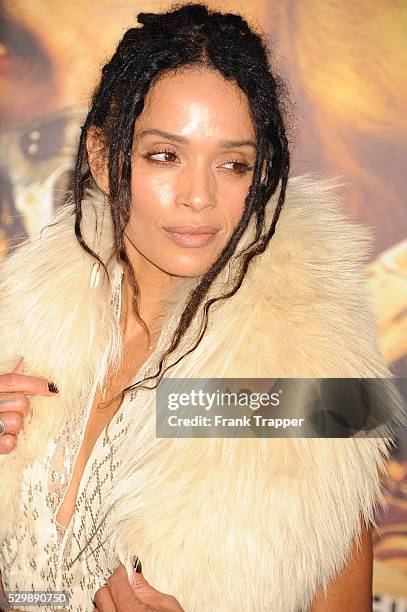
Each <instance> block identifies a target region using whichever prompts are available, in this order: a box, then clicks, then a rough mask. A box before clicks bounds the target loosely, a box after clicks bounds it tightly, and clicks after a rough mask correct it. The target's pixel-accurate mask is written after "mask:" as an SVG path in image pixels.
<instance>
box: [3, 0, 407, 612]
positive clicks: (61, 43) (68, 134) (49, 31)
mask: <svg viewBox="0 0 407 612" xmlns="http://www.w3.org/2000/svg"><path fill="white" fill-rule="evenodd" d="M208 4H209V5H210V6H213V7H216V8H218V9H221V10H224V11H226V10H231V11H235V12H240V13H241V14H242V15H243V16H245V17H246V18H247V19H248V20H249V21H250V22H251V23H252V24H253V25H255V26H256V27H258V28H260V29H261V30H262V31H264V32H265V33H266V34H267V35H268V37H269V41H270V44H271V46H272V49H273V63H274V65H275V66H276V67H277V69H278V70H279V72H280V73H281V74H282V76H283V77H285V78H287V80H288V83H289V93H290V97H291V99H292V101H293V102H294V110H295V123H294V125H293V126H292V127H291V134H292V137H293V139H294V143H293V148H292V154H293V164H292V171H291V175H296V174H300V173H303V172H307V171H310V170H312V171H314V172H316V173H317V174H318V175H331V174H335V175H340V179H341V183H343V185H342V187H341V188H340V189H341V193H342V195H343V197H344V200H345V202H346V207H347V211H348V213H349V215H350V216H353V217H354V218H355V220H358V221H360V222H362V223H366V224H368V225H370V226H371V227H372V229H373V231H374V234H375V236H376V244H375V251H374V252H373V253H372V261H371V265H370V267H369V271H368V282H369V286H370V289H371V292H372V296H373V299H374V303H375V306H376V308H377V314H378V320H379V334H380V339H381V343H382V347H383V351H384V354H385V357H386V359H387V361H388V362H389V363H391V364H392V365H393V367H394V370H395V372H396V373H398V374H399V375H400V376H403V377H406V374H407V223H406V209H405V193H406V187H407V185H406V172H405V170H404V160H405V152H406V151H405V149H406V142H407V139H406V136H407V134H406V132H407V125H406V123H407V122H406V114H405V109H406V108H407V86H406V83H407V79H406V74H407V43H406V37H405V33H406V32H407V3H406V2H405V1H404V0H403V1H400V0H399V1H397V0H393V1H392V2H389V1H388V0H369V1H368V0H354V1H351V0H332V1H331V2H325V1H323V0H310V1H309V2H303V1H300V0H290V1H286V2H277V1H272V0H269V1H267V0H251V1H250V2H246V3H245V4H244V5H242V3H240V2H237V1H233V0H230V1H228V2H208ZM169 6H170V3H169V2H159V1H152V0H150V1H141V0H138V1H136V2H130V1H128V0H127V1H126V0H124V1H120V0H111V1H108V0H99V1H96V0H86V1H83V0H82V1H81V2H80V1H79V0H71V2H70V3H67V2H65V1H63V0H31V1H30V2H23V1H22V0H3V2H2V3H1V5H0V9H1V19H2V28H1V31H2V40H1V41H0V87H1V92H2V93H1V96H0V122H1V132H0V144H1V150H2V154H1V158H0V181H1V190H0V193H1V205H0V260H1V259H2V258H3V257H5V256H6V255H7V253H8V252H9V250H10V249H11V248H12V247H13V246H15V245H17V244H18V243H19V241H20V240H21V239H22V238H24V237H26V236H32V235H34V234H36V233H37V232H38V231H39V230H40V228H41V227H43V226H44V225H46V224H47V223H48V222H49V221H50V219H51V216H52V214H53V211H54V209H55V207H57V206H58V205H60V204H61V203H62V202H63V196H64V190H65V189H66V187H67V185H68V183H69V178H70V171H71V169H72V160H73V155H74V152H75V146H76V142H77V138H78V136H79V128H80V125H81V121H82V119H83V118H84V116H85V114H86V111H87V105H88V96H89V94H90V92H91V90H92V89H93V87H94V86H95V85H96V82H97V80H98V77H99V73H100V70H101V68H102V66H103V64H104V63H105V62H106V60H107V59H108V58H109V56H110V55H111V54H112V52H113V50H114V48H115V47H116V45H117V42H118V40H119V38H120V37H121V36H122V35H123V33H124V32H125V30H127V29H128V28H129V27H131V26H133V25H135V20H136V14H137V13H138V12H139V11H141V10H142V11H161V10H164V9H166V8H167V7H169ZM344 249H346V245H344ZM406 447H407V441H406V440H405V439H404V438H403V439H400V443H399V450H398V453H397V456H395V457H394V458H393V461H392V462H391V465H390V466H389V467H390V469H389V480H388V482H386V488H387V490H388V498H389V503H390V511H389V513H388V514H387V515H386V516H384V517H382V518H381V528H382V536H381V537H380V534H375V541H374V547H375V548H374V550H375V567H374V591H375V594H376V597H375V603H374V606H375V607H374V609H375V610H376V611H377V612H379V611H380V612H382V611H385V610H391V609H394V610H407V586H406V585H407V580H406V575H407V530H406V528H407V467H406V466H407V449H406ZM391 606H394V607H393V608H392V607H391Z"/></svg>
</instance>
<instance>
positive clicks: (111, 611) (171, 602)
mask: <svg viewBox="0 0 407 612" xmlns="http://www.w3.org/2000/svg"><path fill="white" fill-rule="evenodd" d="M94 602H95V606H96V608H95V610H98V612H184V610H183V609H182V608H181V606H180V605H179V603H178V601H177V600H176V599H175V597H174V596H173V595H166V594H165V593H161V592H160V591H157V590H156V589H154V588H153V587H152V586H150V585H149V584H148V582H147V580H146V579H145V578H144V576H143V574H139V573H137V572H136V571H133V581H132V583H131V584H130V582H129V580H128V578H127V572H126V568H125V567H124V565H122V564H120V565H119V567H118V568H117V569H116V570H115V571H114V572H113V574H112V575H111V576H109V578H108V579H107V583H106V586H103V587H101V588H100V589H99V590H98V591H97V592H96V595H95V598H94Z"/></svg>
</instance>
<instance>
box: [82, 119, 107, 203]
mask: <svg viewBox="0 0 407 612" xmlns="http://www.w3.org/2000/svg"><path fill="white" fill-rule="evenodd" d="M86 150H87V152H88V163H89V168H90V171H91V173H92V177H93V180H94V181H95V183H96V185H97V186H98V187H99V189H101V191H103V192H104V193H109V171H108V153H107V149H106V147H105V146H104V144H103V140H102V138H101V130H100V128H98V127H96V126H95V125H91V126H90V127H89V129H88V133H87V135H86Z"/></svg>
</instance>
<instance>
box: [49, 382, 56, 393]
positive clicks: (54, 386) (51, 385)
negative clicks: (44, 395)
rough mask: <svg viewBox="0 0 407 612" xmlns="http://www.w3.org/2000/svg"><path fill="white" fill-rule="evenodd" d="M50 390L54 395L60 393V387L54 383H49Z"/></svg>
mask: <svg viewBox="0 0 407 612" xmlns="http://www.w3.org/2000/svg"><path fill="white" fill-rule="evenodd" d="M48 390H49V391H51V392H52V393H58V387H57V386H56V385H54V383H53V382H49V383H48Z"/></svg>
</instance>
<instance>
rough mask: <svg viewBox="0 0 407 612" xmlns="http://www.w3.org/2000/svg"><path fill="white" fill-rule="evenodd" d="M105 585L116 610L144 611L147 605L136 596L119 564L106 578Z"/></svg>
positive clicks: (120, 611) (122, 566)
mask: <svg viewBox="0 0 407 612" xmlns="http://www.w3.org/2000/svg"><path fill="white" fill-rule="evenodd" d="M107 586H108V589H109V592H110V595H111V597H112V600H113V602H114V605H115V606H116V608H117V611H118V612H133V610H134V612H145V610H146V609H149V607H148V606H147V605H146V604H145V603H144V602H143V601H142V600H141V599H139V598H138V597H137V595H136V594H135V592H134V590H133V587H132V586H131V584H130V582H129V579H128V577H127V571H126V568H125V567H124V565H123V564H120V565H119V566H118V567H117V568H116V569H115V571H114V572H113V574H112V575H111V576H109V578H108V579H107Z"/></svg>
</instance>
